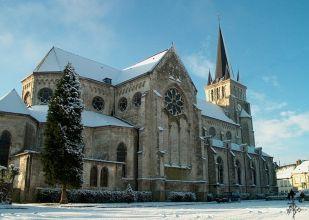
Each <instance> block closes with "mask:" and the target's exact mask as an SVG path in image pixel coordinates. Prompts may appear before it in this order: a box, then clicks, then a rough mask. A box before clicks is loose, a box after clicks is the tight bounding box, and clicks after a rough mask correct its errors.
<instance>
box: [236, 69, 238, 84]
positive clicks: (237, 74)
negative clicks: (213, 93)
mask: <svg viewBox="0 0 309 220" xmlns="http://www.w3.org/2000/svg"><path fill="white" fill-rule="evenodd" d="M236 80H237V82H239V70H238V72H237V79H236Z"/></svg>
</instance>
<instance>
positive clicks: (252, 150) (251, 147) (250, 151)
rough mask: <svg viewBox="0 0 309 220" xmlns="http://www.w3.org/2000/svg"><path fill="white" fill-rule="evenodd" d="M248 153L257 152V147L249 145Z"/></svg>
mask: <svg viewBox="0 0 309 220" xmlns="http://www.w3.org/2000/svg"><path fill="white" fill-rule="evenodd" d="M248 153H250V154H256V152H255V147H254V146H250V145H248Z"/></svg>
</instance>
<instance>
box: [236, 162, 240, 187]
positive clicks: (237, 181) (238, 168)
mask: <svg viewBox="0 0 309 220" xmlns="http://www.w3.org/2000/svg"><path fill="white" fill-rule="evenodd" d="M236 183H237V184H239V185H241V165H240V162H239V160H237V161H236Z"/></svg>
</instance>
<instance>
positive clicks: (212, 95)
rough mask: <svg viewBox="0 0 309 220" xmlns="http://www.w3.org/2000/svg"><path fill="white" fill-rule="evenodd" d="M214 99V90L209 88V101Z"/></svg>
mask: <svg viewBox="0 0 309 220" xmlns="http://www.w3.org/2000/svg"><path fill="white" fill-rule="evenodd" d="M213 100H214V90H213V89H212V90H211V101H213Z"/></svg>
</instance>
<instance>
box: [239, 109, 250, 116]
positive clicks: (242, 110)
mask: <svg viewBox="0 0 309 220" xmlns="http://www.w3.org/2000/svg"><path fill="white" fill-rule="evenodd" d="M240 117H241V118H251V115H249V113H248V112H246V111H245V110H244V109H241V112H240Z"/></svg>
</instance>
